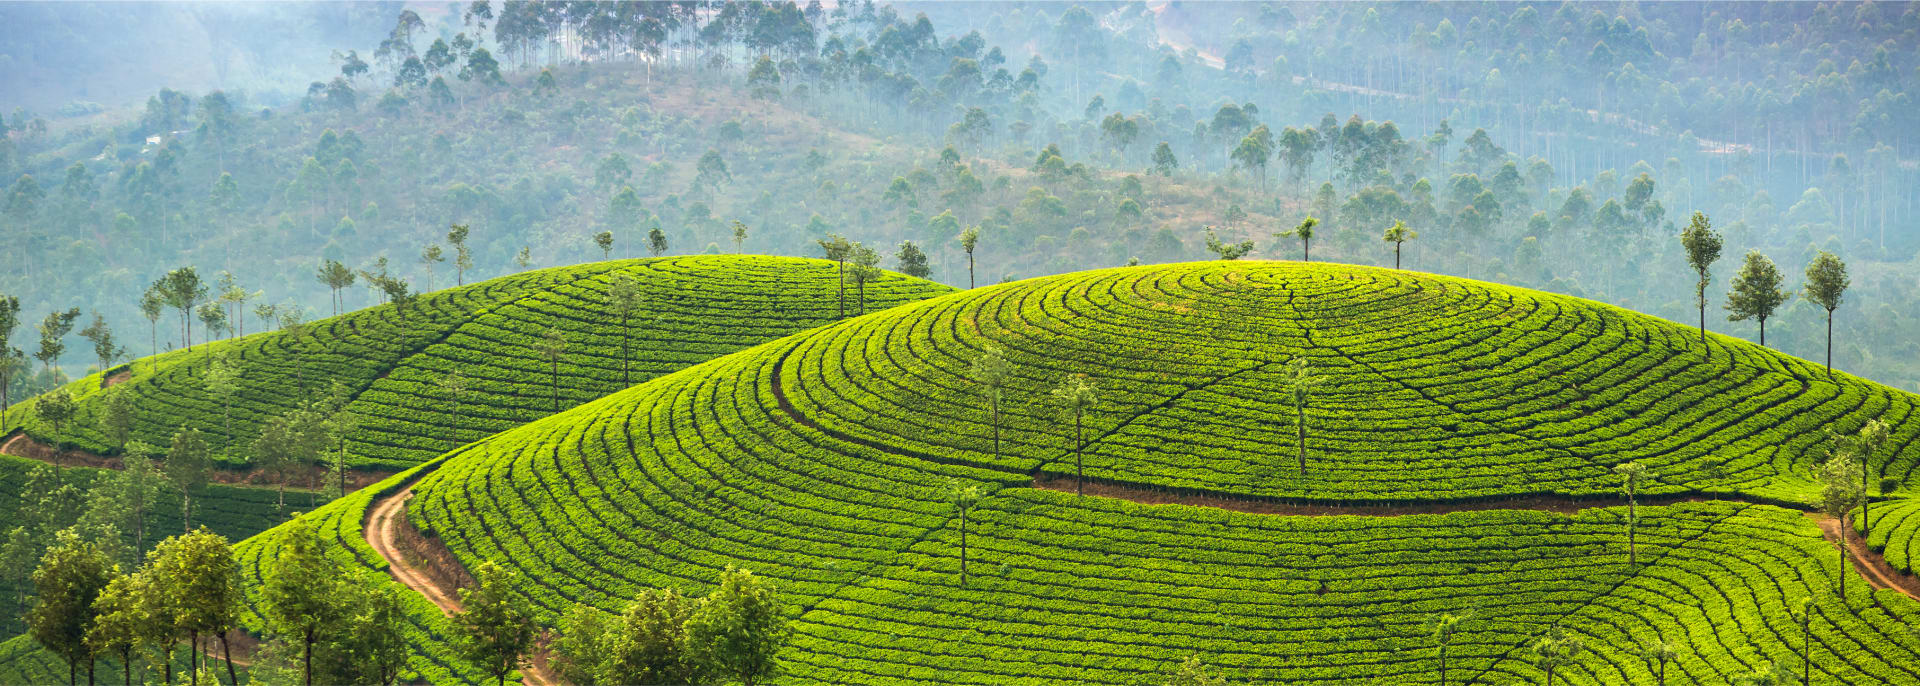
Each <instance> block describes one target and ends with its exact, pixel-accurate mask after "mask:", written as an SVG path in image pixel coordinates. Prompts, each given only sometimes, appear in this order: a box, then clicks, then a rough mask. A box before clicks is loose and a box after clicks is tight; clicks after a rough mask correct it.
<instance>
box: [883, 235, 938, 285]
mask: <svg viewBox="0 0 1920 686" xmlns="http://www.w3.org/2000/svg"><path fill="white" fill-rule="evenodd" d="M893 257H894V259H896V260H899V262H900V273H902V274H906V275H907V276H912V277H918V278H922V279H924V278H927V276H928V275H930V274H932V273H933V270H932V269H929V268H928V267H927V254H926V253H925V252H921V250H920V246H917V245H914V244H913V241H901V242H900V251H899V252H897V253H894V255H893Z"/></svg>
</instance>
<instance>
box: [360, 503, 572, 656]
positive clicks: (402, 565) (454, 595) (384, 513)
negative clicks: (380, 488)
mask: <svg viewBox="0 0 1920 686" xmlns="http://www.w3.org/2000/svg"><path fill="white" fill-rule="evenodd" d="M412 498H413V484H412V483H408V484H407V485H406V486H405V487H402V488H401V489H400V490H398V491H396V492H395V493H394V494H393V495H389V496H386V497H384V498H381V499H379V500H376V501H374V503H373V507H370V508H367V518H366V520H365V521H363V522H361V528H362V530H364V531H365V532H366V535H367V545H369V546H372V547H373V551H374V552H376V553H379V554H380V557H382V558H385V559H386V561H387V571H388V572H390V573H392V574H393V578H394V579H395V580H398V581H399V582H400V583H402V584H406V586H407V588H411V589H413V590H414V591H415V592H417V593H419V594H420V595H422V596H426V598H427V600H429V601H431V602H432V603H433V604H434V605H435V606H437V607H439V608H440V611H441V612H443V613H446V614H448V615H452V614H453V613H456V612H459V611H460V593H459V592H458V591H457V590H455V589H454V588H452V587H448V586H443V585H441V584H440V583H439V582H437V581H435V580H434V579H433V577H432V576H429V575H428V574H426V573H425V572H423V571H421V570H420V569H418V568H416V567H414V566H413V564H412V563H410V562H408V561H407V559H406V556H404V555H402V554H401V553H400V526H402V525H403V524H404V523H405V522H406V517H407V501H408V500H410V499H412ZM520 675H521V679H522V681H524V682H525V683H526V684H528V686H559V684H560V680H559V679H558V678H556V677H554V675H553V671H552V670H550V669H548V668H547V659H546V654H545V653H544V652H542V653H537V654H535V655H534V656H533V657H532V659H531V660H529V664H528V665H527V666H526V667H525V668H523V669H521V670H520Z"/></svg>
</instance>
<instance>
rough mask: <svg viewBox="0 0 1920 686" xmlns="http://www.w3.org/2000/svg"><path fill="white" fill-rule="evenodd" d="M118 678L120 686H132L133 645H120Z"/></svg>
mask: <svg viewBox="0 0 1920 686" xmlns="http://www.w3.org/2000/svg"><path fill="white" fill-rule="evenodd" d="M120 677H121V686H133V644H132V643H125V644H121V646H120Z"/></svg>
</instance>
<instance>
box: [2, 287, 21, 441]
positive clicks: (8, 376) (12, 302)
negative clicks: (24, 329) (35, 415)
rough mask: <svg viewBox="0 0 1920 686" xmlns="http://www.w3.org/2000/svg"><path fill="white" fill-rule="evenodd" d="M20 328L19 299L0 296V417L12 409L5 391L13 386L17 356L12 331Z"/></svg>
mask: <svg viewBox="0 0 1920 686" xmlns="http://www.w3.org/2000/svg"><path fill="white" fill-rule="evenodd" d="M19 327H20V298H19V297H18V296H12V295H6V294H0V415H4V414H6V412H7V408H9V407H12V405H13V402H12V401H13V399H12V398H10V397H8V394H7V389H8V388H10V387H12V386H13V375H14V373H15V371H14V369H13V367H14V364H13V361H14V359H16V358H17V357H18V356H19V351H18V349H16V348H14V347H13V331H14V329H17V328H19Z"/></svg>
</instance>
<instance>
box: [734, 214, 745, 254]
mask: <svg viewBox="0 0 1920 686" xmlns="http://www.w3.org/2000/svg"><path fill="white" fill-rule="evenodd" d="M746 244H747V225H746V224H744V223H742V222H741V221H740V220H738V219H735V220H733V251H734V252H735V253H740V252H743V251H744V248H745V246H746Z"/></svg>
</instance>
